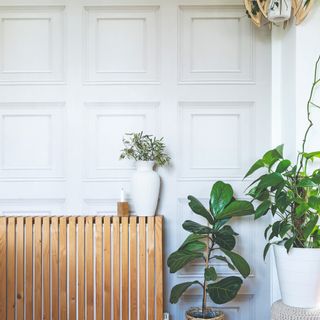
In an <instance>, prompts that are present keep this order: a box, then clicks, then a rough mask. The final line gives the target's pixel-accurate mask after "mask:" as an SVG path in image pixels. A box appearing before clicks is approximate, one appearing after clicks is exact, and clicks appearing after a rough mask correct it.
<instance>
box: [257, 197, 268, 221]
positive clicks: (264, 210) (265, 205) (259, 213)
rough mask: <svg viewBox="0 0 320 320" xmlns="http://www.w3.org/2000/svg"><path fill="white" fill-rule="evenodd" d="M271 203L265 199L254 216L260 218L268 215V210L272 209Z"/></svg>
mask: <svg viewBox="0 0 320 320" xmlns="http://www.w3.org/2000/svg"><path fill="white" fill-rule="evenodd" d="M270 205H271V201H270V200H265V201H263V202H262V203H261V204H260V205H259V206H258V208H257V209H256V212H255V214H254V218H255V219H259V218H261V217H262V216H264V215H266V214H267V212H268V211H269V209H270Z"/></svg>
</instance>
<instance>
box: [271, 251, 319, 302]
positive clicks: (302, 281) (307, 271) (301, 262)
mask: <svg viewBox="0 0 320 320" xmlns="http://www.w3.org/2000/svg"><path fill="white" fill-rule="evenodd" d="M274 253H275V259H276V266H277V271H278V278H279V284H280V291H281V296H282V301H283V303H285V304H286V305H289V306H292V307H297V308H320V249H304V248H292V249H291V250H290V251H289V253H287V251H286V249H285V248H284V247H283V246H280V245H275V246H274Z"/></svg>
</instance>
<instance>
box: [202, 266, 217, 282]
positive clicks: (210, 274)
mask: <svg viewBox="0 0 320 320" xmlns="http://www.w3.org/2000/svg"><path fill="white" fill-rule="evenodd" d="M204 278H205V280H206V281H216V280H217V278H218V275H217V272H216V269H215V268H214V267H209V268H206V269H205V270H204Z"/></svg>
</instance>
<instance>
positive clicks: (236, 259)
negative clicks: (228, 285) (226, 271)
mask: <svg viewBox="0 0 320 320" xmlns="http://www.w3.org/2000/svg"><path fill="white" fill-rule="evenodd" d="M221 251H222V252H223V253H224V254H225V255H226V256H228V257H229V258H230V260H231V261H232V263H233V265H234V266H235V267H236V268H237V270H238V271H239V272H240V273H241V275H242V276H243V277H244V278H246V277H248V275H249V274H250V266H249V264H248V262H247V261H246V260H245V259H244V258H242V257H241V256H240V255H239V254H237V253H235V252H232V251H229V250H225V249H221Z"/></svg>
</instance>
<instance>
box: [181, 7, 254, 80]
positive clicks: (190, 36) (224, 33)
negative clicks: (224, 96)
mask: <svg viewBox="0 0 320 320" xmlns="http://www.w3.org/2000/svg"><path fill="white" fill-rule="evenodd" d="M179 27H180V31H179V40H180V43H179V45H180V48H179V49H180V52H179V80H180V82H182V83H225V82H229V83H241V82H247V83H248V82H253V80H254V78H253V76H254V59H253V55H254V46H253V43H254V42H253V32H252V24H251V23H250V21H249V20H248V19H247V17H246V15H244V14H243V7H242V5H239V6H230V5H215V6H181V7H180V23H179Z"/></svg>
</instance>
